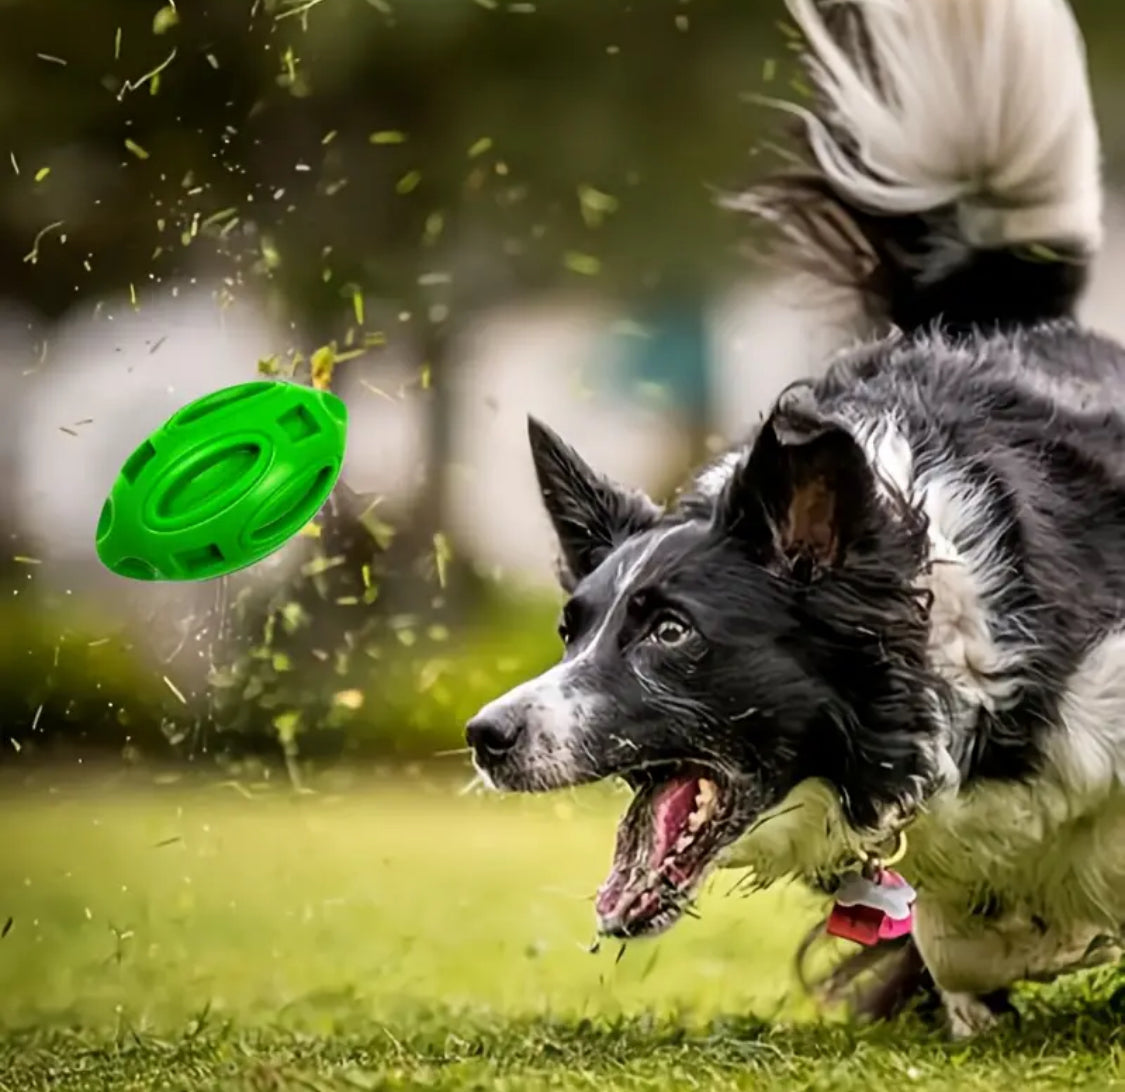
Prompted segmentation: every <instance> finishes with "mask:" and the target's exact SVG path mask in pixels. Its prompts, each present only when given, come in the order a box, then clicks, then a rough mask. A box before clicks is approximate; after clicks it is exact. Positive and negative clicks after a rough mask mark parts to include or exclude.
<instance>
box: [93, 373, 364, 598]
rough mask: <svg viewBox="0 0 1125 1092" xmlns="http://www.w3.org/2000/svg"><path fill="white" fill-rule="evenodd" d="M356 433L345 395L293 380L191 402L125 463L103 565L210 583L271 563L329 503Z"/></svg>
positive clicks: (245, 386) (108, 518)
mask: <svg viewBox="0 0 1125 1092" xmlns="http://www.w3.org/2000/svg"><path fill="white" fill-rule="evenodd" d="M347 425H348V411H347V407H345V405H344V403H343V402H341V401H340V399H339V398H337V397H336V396H335V395H333V394H329V393H328V392H326V391H317V390H313V389H311V388H309V387H301V386H297V385H296V384H293V383H279V382H273V381H270V380H265V381H261V382H257V383H241V384H239V385H238V386H234V387H224V388H223V389H222V390H218V391H215V392H214V393H212V394H208V395H205V396H204V397H203V398H199V399H197V400H196V401H194V402H191V403H189V404H188V405H186V406H184V407H183V409H181V410H179V411H178V412H177V413H176V414H174V415H173V416H172V417H170V418H169V419H168V420H167V421H165V423H164V424H163V425H161V427H160V428H158V429H157V430H156V431H155V432H154V433H153V434H152V435H151V436H149V438H148V439H147V440H145V442H144V443H143V444H141V446H140V447H138V448H137V450H136V451H134V452H133V454H132V455H130V456H129V458H128V459H127V460H126V461H125V465H124V466H123V467H122V468H121V473H120V474H118V476H117V481H116V482H114V484H113V488H112V489H111V490H110V493H109V497H108V498H107V499H106V502H105V505H104V506H103V507H102V513H101V517H100V518H99V519H98V529H97V551H98V557H99V558H100V559H101V561H102V564H103V565H105V567H106V568H107V569H109V570H110V571H111V572H114V573H117V574H118V575H120V576H126V577H129V578H130V579H132V580H207V579H209V578H211V577H216V576H225V575H226V574H227V573H233V572H236V571H237V570H238V569H243V568H245V567H246V566H247V565H253V564H254V562H256V561H261V560H262V558H264V557H267V556H268V555H269V554H272V553H273V552H274V551H275V550H276V549H278V548H279V547H280V546H282V545H283V544H284V543H285V542H287V541H288V540H289V539H290V538H292V537H293V536H294V535H295V534H297V532H298V531H300V530H301V528H302V527H304V526H305V525H306V524H307V523H308V522H309V520H311V519H312V517H313V516H314V515H316V513H317V511H318V510H319V509H320V506H321V505H322V504H323V503H324V502H325V501H326V500H327V499H328V494H329V493H331V492H332V487H333V486H334V485H335V484H336V479H337V478H338V477H339V475H340V467H341V465H342V463H343V461H344V448H345V445H346V442H347Z"/></svg>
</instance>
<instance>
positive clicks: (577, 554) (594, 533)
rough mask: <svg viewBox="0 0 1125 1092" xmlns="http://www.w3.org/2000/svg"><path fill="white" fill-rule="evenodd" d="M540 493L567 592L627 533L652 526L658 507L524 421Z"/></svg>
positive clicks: (532, 422) (539, 426)
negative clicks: (560, 557)
mask: <svg viewBox="0 0 1125 1092" xmlns="http://www.w3.org/2000/svg"><path fill="white" fill-rule="evenodd" d="M527 434H528V439H529V440H530V441H531V457H532V459H533V460H534V462H535V474H536V477H538V479H539V493H540V495H541V496H542V498H543V504H544V505H545V507H546V509H547V514H548V515H549V516H550V517H551V523H552V524H553V525H554V528H555V534H556V535H558V538H559V546H560V547H561V549H562V559H561V560H562V564H561V566H560V573H559V581H560V583H561V584H562V586H563V587H564V588H565V589H566V590H567V591H572V590H573V589H574V586H575V585H576V584H577V583H578V581H580V580H581V579H582V578H583V577H585V576H588V575H589V574H590V573H592V572H593V571H594V570H595V569H596V568H597V567H598V566H599V565H600V564H601V563H602V562H603V561H604V560H605V559H606V558H607V557H608V556H609V555H610V553H612V552H613V550H614V548H615V547H616V546H618V545H619V544H620V543H622V542H624V541H625V539H627V538H628V537H629V536H630V535H634V534H636V533H637V532H638V531H644V530H647V529H648V528H650V527H652V526H653V524H654V523H656V521H657V519H658V518H659V516H660V509H659V508H658V507H657V506H656V505H655V504H654V503H653V502H652V501H651V500H649V499H648V497H646V496H645V495H644V494H643V493H640V492H636V491H633V490H627V489H624V488H622V487H621V486H618V485H615V484H614V483H613V482H611V481H610V480H609V479H608V478H605V477H603V476H602V475H601V474H598V473H597V472H596V471H594V470H592V469H591V468H590V467H589V466H588V465H587V464H586V463H585V462H584V461H583V460H582V458H581V456H580V455H579V454H578V453H577V452H576V451H575V450H574V449H573V448H572V447H571V446H570V445H569V444H567V443H565V442H564V441H563V440H562V439H561V438H560V437H559V436H558V435H557V434H556V433H554V432H553V431H552V430H551V429H549V428H548V427H547V426H546V425H544V424H543V423H542V422H540V421H537V420H536V419H535V418H534V417H529V418H528V419H527Z"/></svg>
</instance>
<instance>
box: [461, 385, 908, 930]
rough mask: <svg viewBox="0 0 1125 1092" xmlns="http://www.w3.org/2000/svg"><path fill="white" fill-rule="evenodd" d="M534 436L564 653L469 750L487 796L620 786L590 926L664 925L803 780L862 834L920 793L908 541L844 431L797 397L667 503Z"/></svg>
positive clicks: (495, 716) (479, 719)
mask: <svg viewBox="0 0 1125 1092" xmlns="http://www.w3.org/2000/svg"><path fill="white" fill-rule="evenodd" d="M805 401H807V400H805ZM530 437H531V448H532V454H533V457H534V462H535V468H536V471H537V474H538V479H539V484H540V488H541V492H542V496H543V501H544V503H545V505H546V508H547V511H548V513H549V515H550V518H551V521H552V523H553V525H554V528H555V531H556V533H557V535H558V538H559V543H560V546H561V582H562V584H563V587H564V588H565V590H566V591H567V592H568V593H569V599H568V600H567V602H566V605H565V607H564V609H563V613H562V620H561V623H560V626H559V635H560V637H561V638H562V642H563V645H564V647H565V651H564V653H563V658H562V661H561V662H560V663H559V664H557V665H556V666H554V667H552V668H551V669H550V670H548V671H547V672H545V673H544V674H542V675H540V676H539V677H538V678H535V679H532V680H531V681H529V682H525V683H523V684H522V685H520V686H517V687H516V688H515V689H513V690H511V691H510V692H508V693H507V694H504V695H503V696H501V697H499V698H497V699H496V700H495V701H493V702H491V703H490V704H488V705H487V706H485V707H484V708H483V709H482V710H481V711H480V712H479V713H478V714H477V716H476V717H474V718H473V720H472V721H471V722H470V723H469V725H468V729H467V736H468V740H469V743H470V745H471V747H472V750H473V754H474V761H475V763H476V766H477V768H478V770H479V771H480V772H481V774H482V775H483V776H484V777H485V778H486V779H487V780H488V781H489V782H490V783H491V784H492V785H493V786H495V787H497V788H500V789H507V790H516V791H538V790H546V789H552V788H558V787H562V786H568V785H577V784H582V783H586V782H591V781H596V780H600V779H602V778H605V777H608V776H611V775H617V776H620V777H622V778H624V779H625V780H626V781H627V782H628V783H629V784H630V785H631V786H632V788H633V790H634V793H635V796H634V799H633V802H632V804H631V805H630V807H629V809H628V811H627V813H626V815H625V816H624V818H623V819H622V821H621V825H620V828H619V831H618V838H617V850H616V855H615V861H614V865H613V870H612V872H611V874H610V876H609V878H608V879H607V880H606V882H605V883H604V884H603V886H602V888H601V891H600V892H599V895H598V901H597V913H598V920H599V927H600V929H601V930H602V931H603V932H605V933H608V934H612V935H618V936H638V935H642V934H651V933H655V932H658V931H660V930H662V929H664V928H666V927H667V926H668V925H670V924H671V923H672V922H674V921H675V920H676V919H677V918H678V917H679V915H680V912H681V910H682V909H683V907H684V905H685V903H686V902H687V900H688V899H689V898H690V897H691V895H692V894H693V893H694V891H695V890H696V888H697V887H698V884H699V882H700V881H701V879H702V877H703V876H704V874H705V873H706V872H707V870H708V868H709V867H710V866H711V865H712V864H713V863H714V862H715V860H716V858H717V857H718V856H719V855H720V853H721V852H722V851H723V850H724V849H725V848H727V847H728V846H730V845H731V844H732V843H733V842H734V841H735V840H736V839H738V838H739V837H740V836H742V835H743V834H745V833H746V831H747V830H748V829H749V828H750V826H751V825H752V824H753V823H754V822H755V820H756V819H757V818H758V817H759V816H760V815H761V814H762V813H763V812H764V811H767V810H768V809H770V808H772V807H775V806H776V805H777V804H778V803H779V802H780V801H781V800H782V798H783V797H784V796H785V795H786V794H787V793H788V792H789V791H790V790H791V789H792V788H794V787H795V786H796V785H797V784H798V783H799V782H801V781H803V780H805V779H808V778H822V779H824V780H826V781H828V782H829V783H830V784H831V785H833V786H835V788H836V789H837V791H838V793H839V796H840V800H841V804H842V806H843V809H844V813H845V816H846V817H847V819H848V820H849V821H850V822H852V823H853V825H856V826H857V827H870V826H872V825H874V824H875V823H877V822H878V820H879V818H880V816H881V815H882V814H884V813H885V811H886V810H887V808H888V807H890V806H892V805H894V804H896V803H900V802H901V801H903V800H904V799H907V798H910V797H911V796H912V794H913V793H914V792H915V791H916V788H917V784H916V783H917V780H918V778H919V776H920V771H921V765H922V762H923V757H922V754H921V751H922V748H921V747H920V746H919V740H920V733H923V732H925V730H926V729H925V727H924V725H926V724H928V723H929V721H930V717H929V711H928V709H926V708H925V703H926V701H927V700H928V697H927V693H926V688H925V687H924V686H921V685H919V676H920V673H921V671H922V663H923V660H922V652H923V646H924V633H925V619H924V614H925V607H924V604H923V603H922V602H921V601H920V599H919V596H918V595H917V593H916V592H915V590H914V587H913V578H914V577H915V576H916V574H917V570H918V565H919V558H920V556H921V543H920V536H921V534H922V528H921V527H920V525H919V522H918V521H917V520H915V519H912V518H910V512H909V510H908V509H907V508H905V507H904V508H903V510H902V511H900V512H894V513H893V514H892V513H891V512H890V511H889V508H888V500H887V496H886V494H885V491H884V490H881V488H880V486H879V483H878V482H877V481H876V478H875V475H874V474H873V472H872V469H871V467H870V465H869V463H868V460H867V458H866V457H865V455H864V453H863V451H862V450H861V448H860V446H859V445H858V444H857V443H856V442H855V441H854V440H853V438H852V437H851V435H850V434H849V432H848V431H847V430H846V429H844V428H842V427H840V426H839V425H836V424H833V423H830V422H829V421H827V420H823V419H821V418H820V417H818V416H817V415H816V414H815V413H813V412H812V411H811V410H809V409H808V407H807V405H806V404H804V402H803V400H802V399H801V397H800V396H799V395H795V396H793V397H790V398H788V399H786V400H785V401H783V402H782V403H779V407H778V408H777V409H775V411H774V413H773V414H772V415H771V417H770V419H769V420H768V421H767V422H766V424H765V425H764V426H763V427H762V428H761V430H760V431H759V433H758V435H757V437H756V439H755V442H754V443H753V444H752V445H751V447H750V448H749V450H748V451H747V452H746V453H745V454H742V455H740V456H737V457H734V456H732V457H730V458H729V459H728V460H727V465H726V473H725V475H724V478H725V480H723V481H722V483H721V485H720V486H719V487H718V488H716V489H714V490H712V491H710V492H707V493H695V494H693V495H689V496H687V497H686V498H684V499H682V500H681V501H680V502H678V503H677V504H676V505H674V506H673V507H671V508H669V509H662V508H660V507H658V506H657V505H656V504H654V503H653V502H652V501H651V500H649V499H648V498H647V497H645V496H643V495H641V494H639V493H635V492H631V491H628V490H625V489H622V488H620V487H618V486H616V485H614V484H612V483H611V482H609V481H608V480H607V479H605V478H604V477H602V476H601V475H599V474H597V473H595V472H594V471H593V470H591V469H590V467H588V466H587V465H586V464H585V463H584V462H583V461H582V460H581V458H580V457H579V456H578V455H577V454H576V453H575V452H574V451H573V450H572V449H571V448H570V447H568V446H567V445H566V444H565V443H563V441H562V440H560V439H559V438H558V437H557V436H556V435H555V434H554V433H553V432H551V431H550V430H549V429H547V428H546V427H544V426H543V425H541V424H539V423H537V422H535V421H532V422H530Z"/></svg>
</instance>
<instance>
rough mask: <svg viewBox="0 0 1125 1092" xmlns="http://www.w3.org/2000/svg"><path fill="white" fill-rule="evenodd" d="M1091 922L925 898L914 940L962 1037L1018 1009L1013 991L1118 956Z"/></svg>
mask: <svg viewBox="0 0 1125 1092" xmlns="http://www.w3.org/2000/svg"><path fill="white" fill-rule="evenodd" d="M1098 934H1099V929H1098V928H1097V927H1095V926H1091V925H1087V924H1072V925H1069V926H1067V927H1059V926H1053V925H1051V924H1049V923H1047V922H1044V921H1042V920H1041V919H1038V918H1031V919H1029V918H1027V917H1025V916H1022V915H1014V914H1009V915H988V916H981V915H974V914H972V913H971V912H968V911H966V910H964V909H958V908H955V907H950V906H949V905H943V904H942V903H940V902H937V901H935V900H927V899H926V898H924V897H923V898H920V899H919V900H918V905H917V906H916V908H915V917H914V941H915V943H916V944H917V946H918V951H919V953H920V954H921V956H922V960H923V962H924V963H925V965H926V969H927V970H928V971H929V972H930V974H931V975H932V977H933V980H934V982H935V984H936V985H937V988H938V990H939V992H940V994H941V999H942V1004H943V1006H944V1008H945V1012H946V1017H947V1019H948V1022H949V1028H950V1031H951V1033H952V1034H953V1036H954V1037H955V1038H958V1039H964V1038H970V1037H972V1036H974V1035H978V1034H979V1033H981V1032H982V1031H986V1030H988V1029H989V1028H991V1027H992V1026H994V1025H995V1023H996V1021H997V1019H998V1017H1000V1016H1001V1015H1003V1014H1005V1013H1009V1012H1014V1009H1013V1007H1012V1005H1011V1003H1010V1002H1009V1001H1008V990H1009V988H1010V987H1011V986H1012V985H1013V984H1014V983H1016V982H1019V981H1027V980H1032V979H1039V980H1045V979H1050V978H1052V977H1054V976H1057V975H1059V974H1063V973H1067V972H1069V971H1071V970H1076V969H1080V968H1082V967H1086V966H1092V965H1094V964H1096V963H1100V962H1105V961H1106V960H1107V959H1111V958H1113V952H1112V951H1110V950H1109V949H1106V948H1103V947H1098V946H1097V945H1096V944H1095V943H1094V942H1095V940H1096V938H1097V936H1098Z"/></svg>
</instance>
